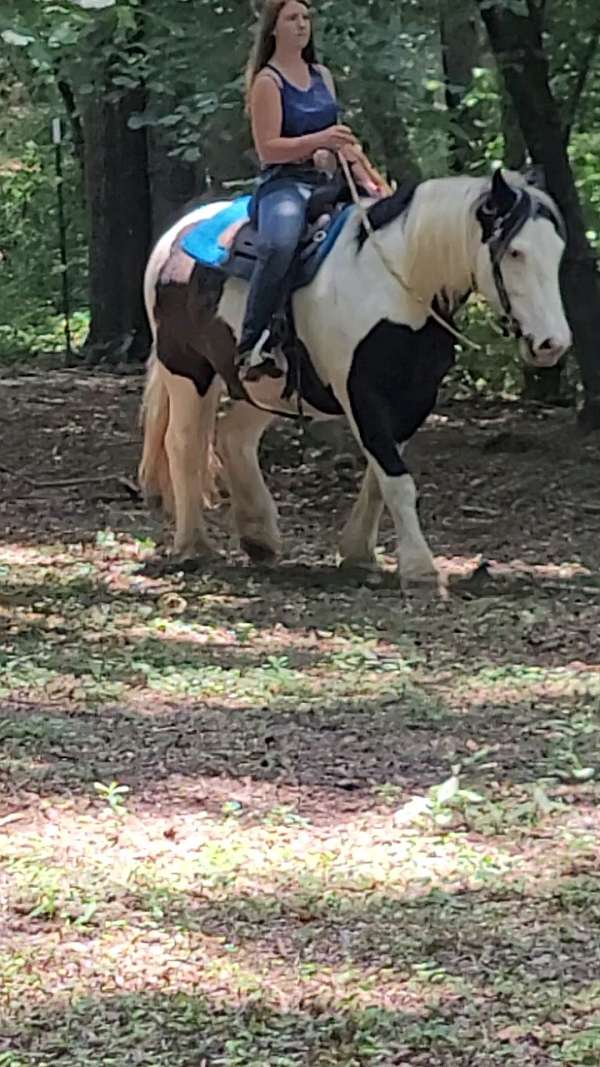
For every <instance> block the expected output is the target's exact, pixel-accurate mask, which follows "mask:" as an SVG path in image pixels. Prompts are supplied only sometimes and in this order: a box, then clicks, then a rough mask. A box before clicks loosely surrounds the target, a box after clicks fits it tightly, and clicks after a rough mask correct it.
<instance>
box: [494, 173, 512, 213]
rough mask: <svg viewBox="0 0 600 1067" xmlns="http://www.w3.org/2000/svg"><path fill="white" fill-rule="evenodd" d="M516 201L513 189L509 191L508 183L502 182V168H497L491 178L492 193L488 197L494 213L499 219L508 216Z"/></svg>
mask: <svg viewBox="0 0 600 1067" xmlns="http://www.w3.org/2000/svg"><path fill="white" fill-rule="evenodd" d="M516 199H517V194H516V193H515V191H514V189H511V187H510V185H509V184H508V182H506V181H505V180H504V177H503V175H502V168H501V167H498V169H497V170H495V171H494V177H493V178H492V192H491V196H490V200H491V202H492V205H493V208H494V211H495V213H496V214H497V215H499V216H500V217H502V216H503V215H508V213H509V211H510V210H511V209H512V208H513V207H514V204H515V200H516Z"/></svg>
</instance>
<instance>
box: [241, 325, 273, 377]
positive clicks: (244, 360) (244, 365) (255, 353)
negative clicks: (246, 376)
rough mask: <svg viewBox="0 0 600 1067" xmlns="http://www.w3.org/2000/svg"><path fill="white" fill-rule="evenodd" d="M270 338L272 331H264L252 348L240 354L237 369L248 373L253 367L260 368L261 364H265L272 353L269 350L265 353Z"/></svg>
mask: <svg viewBox="0 0 600 1067" xmlns="http://www.w3.org/2000/svg"><path fill="white" fill-rule="evenodd" d="M270 336H271V332H270V330H263V332H262V333H261V335H260V337H259V339H258V341H257V342H256V344H255V345H254V346H253V347H252V348H247V349H245V350H244V351H241V352H238V356H237V359H236V367H237V369H238V371H246V370H250V368H251V367H259V366H260V364H261V363H264V361H265V359H268V358H270V356H271V353H270V352H269V350H268V349H267V350H266V351H265V345H266V344H267V342H268V340H269V338H270Z"/></svg>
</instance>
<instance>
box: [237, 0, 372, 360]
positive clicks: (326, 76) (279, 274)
mask: <svg viewBox="0 0 600 1067" xmlns="http://www.w3.org/2000/svg"><path fill="white" fill-rule="evenodd" d="M246 87H247V107H248V112H249V115H250V120H251V124H252V136H253V139H254V145H255V148H256V152H257V154H258V157H259V159H260V162H261V164H262V168H263V170H262V175H261V179H260V181H259V186H258V189H257V192H256V194H255V196H254V201H253V215H254V218H255V220H256V223H257V228H258V234H259V246H258V259H257V263H256V267H255V269H254V274H253V277H252V281H251V283H250V290H249V293H248V303H247V306H246V314H245V318H244V322H243V325H242V333H241V337H240V342H239V349H238V368H239V369H240V370H241V371H242V374H243V375H244V374H245V375H246V376H247V377H248V376H252V377H257V376H258V375H259V374H260V373H263V372H264V371H265V370H268V369H269V367H270V368H271V369H273V368H274V363H273V362H272V361H271V360H269V345H268V341H269V326H270V322H271V318H272V315H273V313H274V312H275V311H276V310H277V307H278V306H279V304H280V301H281V299H282V296H283V288H284V285H285V277H286V274H287V271H288V270H289V268H290V266H291V263H292V259H293V257H294V253H295V250H296V248H297V246H298V242H299V240H300V238H301V236H302V233H303V230H304V226H305V219H306V203H307V201H308V199H309V197H310V194H311V192H312V189H313V188H314V187H315V185H316V184H318V182H319V181H321V180H322V177H321V176H320V173H319V170H317V167H316V166H315V162H316V163H317V164H318V166H319V168H324V169H326V168H327V165H328V162H331V161H334V162H335V154H336V153H339V152H341V153H343V154H344V156H345V157H346V158H347V159H348V161H349V162H350V163H351V165H352V167H353V171H354V176H355V178H356V180H357V181H358V182H359V183H360V184H361V185H363V186H364V187H365V188H366V189H367V191H368V192H371V193H374V194H376V190H375V189H374V188H373V187H372V183H371V185H370V186H369V184H368V183H369V178H368V176H367V175H366V173H365V172H364V170H363V168H362V167H361V165H360V163H358V162H357V160H356V156H357V150H358V151H359V150H360V146H359V145H358V142H357V140H356V137H355V136H354V134H353V133H352V130H351V129H350V128H349V127H348V126H344V125H340V123H339V122H338V106H337V103H336V99H335V88H334V84H333V79H332V77H331V74H330V73H329V71H328V69H327V67H323V66H321V65H320V64H318V63H317V62H316V54H315V47H314V43H313V36H312V27H311V15H310V11H309V8H308V6H307V4H306V3H304V2H303V0H265V3H264V7H263V11H262V15H261V18H260V21H259V25H258V30H257V35H256V41H255V45H254V48H253V50H252V54H251V56H250V60H249V62H248V68H247V73H246ZM324 157H325V158H324ZM265 360H267V363H265ZM250 368H252V370H250Z"/></svg>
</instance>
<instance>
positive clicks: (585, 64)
mask: <svg viewBox="0 0 600 1067" xmlns="http://www.w3.org/2000/svg"><path fill="white" fill-rule="evenodd" d="M599 43H600V19H598V21H597V22H596V24H595V25H594V26H593V27H592V33H591V36H590V39H589V41H588V43H587V47H586V49H585V51H584V53H583V56H582V59H581V66H580V68H579V71H578V74H577V78H576V80H575V84H574V86H573V91H572V93H571V97H570V99H569V101H568V103H567V107H566V113H565V144H567V145H568V143H569V140H570V137H571V132H572V130H573V126H574V125H575V119H576V118H577V111H578V109H579V104H580V103H581V97H582V96H583V90H584V89H585V83H586V82H587V79H588V75H589V73H590V69H591V66H592V61H593V59H594V56H595V55H596V52H597V50H598V44H599Z"/></svg>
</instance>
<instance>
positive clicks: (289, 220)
mask: <svg viewBox="0 0 600 1067" xmlns="http://www.w3.org/2000/svg"><path fill="white" fill-rule="evenodd" d="M305 220H306V197H305V196H303V195H302V193H301V192H300V191H299V190H298V189H296V188H295V187H294V186H290V187H288V188H283V189H282V188H279V189H274V190H273V191H272V192H263V194H262V196H261V199H260V203H259V205H258V235H259V242H258V258H257V261H256V266H255V268H254V273H253V276H252V280H251V282H250V290H249V293H248V302H247V304H246V314H245V316H244V322H243V325H242V334H241V338H240V343H239V365H244V366H247V365H250V364H255V363H256V362H257V360H256V356H257V355H258V354H259V353H260V351H262V350H263V348H264V349H265V350H266V352H265V354H268V348H269V345H268V331H269V327H270V324H271V318H272V316H273V314H274V312H275V311H276V310H277V308H278V306H279V303H280V301H281V298H282V296H283V290H284V286H285V281H286V274H287V272H288V270H289V268H290V266H291V263H292V260H293V258H294V253H295V251H296V248H297V247H298V242H299V241H300V238H301V236H302V232H303V230H304V225H305ZM253 355H254V357H255V358H254V359H252V356H253Z"/></svg>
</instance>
